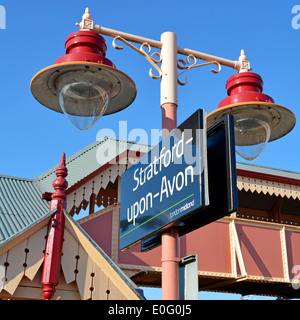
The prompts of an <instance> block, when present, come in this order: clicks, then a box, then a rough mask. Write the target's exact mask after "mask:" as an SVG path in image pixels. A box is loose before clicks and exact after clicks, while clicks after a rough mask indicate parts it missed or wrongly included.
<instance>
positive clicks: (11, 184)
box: [0, 175, 49, 242]
mask: <svg viewBox="0 0 300 320" xmlns="http://www.w3.org/2000/svg"><path fill="white" fill-rule="evenodd" d="M48 209H49V204H48V203H47V201H45V200H42V192H41V191H40V189H39V188H38V186H37V185H36V183H35V182H34V181H33V180H30V179H24V178H16V177H9V176H3V175H0V242H1V241H3V240H5V239H7V238H9V237H11V236H13V235H14V234H16V233H17V232H19V231H21V230H23V229H25V228H26V227H28V225H30V224H31V223H33V222H35V221H36V220H37V219H39V218H41V217H42V216H44V215H45V214H47V213H48Z"/></svg>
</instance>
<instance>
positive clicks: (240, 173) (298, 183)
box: [236, 169, 300, 186]
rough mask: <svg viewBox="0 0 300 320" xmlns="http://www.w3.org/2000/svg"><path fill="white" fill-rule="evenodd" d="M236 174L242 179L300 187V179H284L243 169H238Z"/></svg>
mask: <svg viewBox="0 0 300 320" xmlns="http://www.w3.org/2000/svg"><path fill="white" fill-rule="evenodd" d="M236 172H237V175H238V176H242V177H248V178H253V179H260V180H267V181H273V182H279V183H283V184H292V185H295V186H300V180H299V179H293V178H288V177H282V176H277V175H273V174H268V173H262V172H255V171H248V170H243V169H237V170H236Z"/></svg>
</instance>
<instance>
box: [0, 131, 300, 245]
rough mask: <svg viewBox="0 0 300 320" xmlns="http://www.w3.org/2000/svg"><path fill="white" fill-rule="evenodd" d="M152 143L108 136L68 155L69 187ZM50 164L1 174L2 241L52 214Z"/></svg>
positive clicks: (282, 172)
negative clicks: (27, 175)
mask: <svg viewBox="0 0 300 320" xmlns="http://www.w3.org/2000/svg"><path fill="white" fill-rule="evenodd" d="M150 149H151V146H149V145H145V144H140V143H135V142H127V141H123V140H116V139H111V138H107V137H104V138H102V139H100V140H97V141H95V142H93V143H92V144H90V145H88V146H87V147H86V148H84V149H82V150H80V151H78V152H77V153H75V154H74V155H72V156H70V157H68V158H67V159H66V165H67V168H68V177H67V180H68V183H69V187H71V186H72V185H74V184H75V183H76V182H78V181H80V180H81V179H83V178H85V177H86V176H87V175H89V174H90V173H92V172H94V171H95V170H97V169H98V168H99V167H101V166H103V165H104V164H106V163H107V162H109V161H110V160H111V159H114V158H115V157H116V156H117V155H119V154H121V153H122V152H124V151H126V150H132V151H141V152H147V151H149V150H150ZM57 166H58V165H56V166H54V167H52V168H50V169H49V170H47V171H46V172H44V173H42V174H41V175H39V176H38V177H36V178H35V179H33V180H31V179H24V178H16V177H9V176H4V175H0V242H1V241H3V240H5V239H7V238H9V237H11V236H12V235H14V234H15V233H17V232H19V231H20V230H23V229H25V228H26V227H28V225H30V224H31V223H33V222H34V221H36V220H38V219H39V218H41V217H43V216H44V215H46V214H48V208H49V206H48V202H47V201H46V200H42V194H43V193H44V192H53V191H54V189H53V186H52V184H53V181H54V180H55V179H56V175H55V170H56V168H57ZM237 168H238V169H242V170H248V171H254V172H260V173H266V174H271V175H275V176H282V177H288V178H293V179H300V173H298V172H292V171H286V170H279V169H274V168H269V167H263V166H257V165H252V164H245V163H237Z"/></svg>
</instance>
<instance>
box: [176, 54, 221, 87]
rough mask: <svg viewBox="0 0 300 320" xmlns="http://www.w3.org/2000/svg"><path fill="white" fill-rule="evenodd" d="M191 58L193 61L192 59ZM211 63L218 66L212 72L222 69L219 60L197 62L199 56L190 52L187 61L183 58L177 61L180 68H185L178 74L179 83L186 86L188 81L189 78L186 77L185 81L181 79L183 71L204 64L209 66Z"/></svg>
mask: <svg viewBox="0 0 300 320" xmlns="http://www.w3.org/2000/svg"><path fill="white" fill-rule="evenodd" d="M190 59H191V60H192V61H190ZM180 64H183V65H180ZM211 64H215V65H216V66H217V67H218V69H217V70H216V69H211V72H212V73H219V72H220V71H221V64H220V63H219V62H217V61H209V62H205V63H201V64H197V58H196V57H195V56H194V55H192V54H189V55H188V56H187V57H186V61H184V60H183V59H179V60H178V62H177V68H178V69H180V70H183V71H182V72H180V73H179V74H178V76H177V77H178V78H177V82H178V84H180V85H181V86H185V85H186V84H187V83H188V78H185V82H182V81H180V80H179V76H180V75H182V74H183V73H185V72H187V71H188V70H190V69H194V68H199V67H204V66H208V65H211Z"/></svg>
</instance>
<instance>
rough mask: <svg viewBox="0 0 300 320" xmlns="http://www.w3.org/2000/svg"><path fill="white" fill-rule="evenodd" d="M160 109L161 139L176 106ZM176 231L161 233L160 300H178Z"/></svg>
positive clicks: (174, 117) (171, 126)
mask: <svg viewBox="0 0 300 320" xmlns="http://www.w3.org/2000/svg"><path fill="white" fill-rule="evenodd" d="M161 108H162V128H163V129H166V130H163V138H164V137H165V136H166V135H167V134H168V133H169V132H170V131H172V130H173V129H175V128H176V127H177V105H176V104H174V103H165V104H163V105H162V106H161ZM178 240H179V237H178V229H177V228H175V227H173V228H170V229H168V230H166V231H164V232H163V233H162V237H161V245H162V254H161V266H162V278H161V282H162V299H163V300H179V262H180V253H179V247H178Z"/></svg>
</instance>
